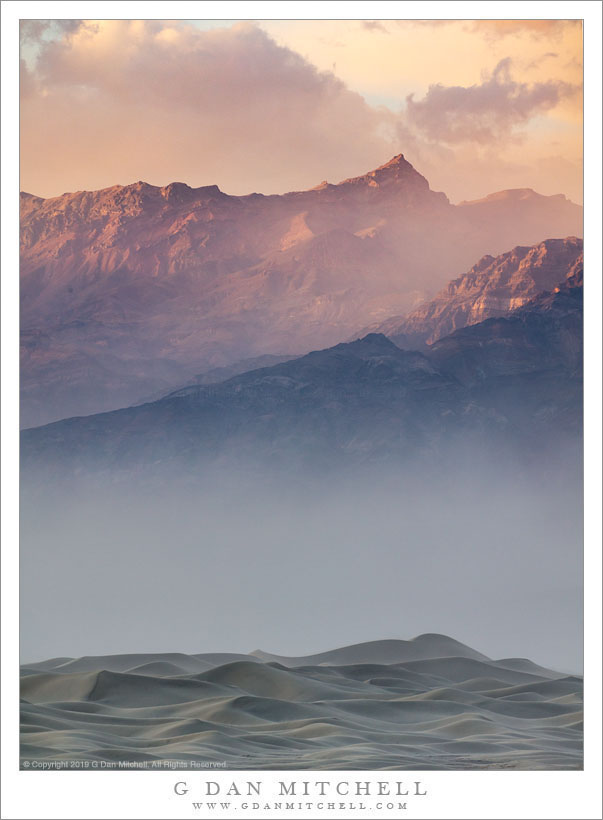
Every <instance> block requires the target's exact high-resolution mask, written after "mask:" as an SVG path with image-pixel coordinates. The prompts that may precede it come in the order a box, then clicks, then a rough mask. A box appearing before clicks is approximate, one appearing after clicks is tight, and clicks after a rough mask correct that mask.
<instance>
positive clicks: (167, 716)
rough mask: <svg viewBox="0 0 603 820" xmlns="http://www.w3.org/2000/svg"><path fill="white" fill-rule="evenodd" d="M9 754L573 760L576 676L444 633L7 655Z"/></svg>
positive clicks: (238, 760)
mask: <svg viewBox="0 0 603 820" xmlns="http://www.w3.org/2000/svg"><path fill="white" fill-rule="evenodd" d="M21 697H22V702H21V724H22V739H21V756H22V761H23V762H30V761H31V760H32V759H35V760H52V761H69V760H90V761H105V762H106V763H108V764H115V763H117V762H119V761H131V762H136V761H138V762H140V763H141V764H142V765H145V761H146V762H149V763H152V764H153V765H159V766H163V765H165V766H166V767H167V766H168V765H170V764H171V763H172V762H173V761H179V762H181V763H182V765H183V766H184V767H186V766H187V765H190V766H191V767H192V765H193V764H195V763H197V764H198V763H202V764H203V765H206V766H207V767H208V768H209V767H211V766H217V767H220V768H226V769H327V770H328V769H335V770H336V769H356V770H362V769H394V770H396V769H436V770H437V769H482V768H505V769H507V768H515V769H523V770H534V769H540V770H542V769H580V768H581V767H582V711H581V709H582V679H581V678H580V677H578V676H575V675H563V674H561V673H558V672H555V671H553V670H550V669H545V668H543V667H541V666H538V665H536V664H534V663H532V662H531V661H529V660H527V659H522V658H508V659H502V660H491V659H490V658H488V657H487V656H486V655H483V654H482V653H480V652H477V651H476V650H474V649H471V647H468V646H466V645H465V644H462V643H459V642H458V641H455V640H453V639H452V638H448V637H446V636H445V635H433V634H430V635H420V636H418V637H416V638H414V639H412V640H409V641H402V640H384V641H371V642H368V643H363V644H355V645H352V646H346V647H341V648H339V649H335V650H332V651H330V652H322V653H318V654H315V655H308V656H305V657H304V656H301V657H284V656H279V655H273V654H270V653H267V652H262V651H261V650H255V651H254V652H253V653H250V654H248V655H241V654H236V653H201V654H197V655H186V654H182V653H163V654H162V653H155V654H148V653H147V654H142V655H141V654H138V655H137V654H131V655H110V656H96V657H95V656H89V657H83V658H77V659H76V658H64V657H63V658H55V659H52V660H48V661H43V662H41V663H29V664H27V665H25V666H24V667H22V685H21Z"/></svg>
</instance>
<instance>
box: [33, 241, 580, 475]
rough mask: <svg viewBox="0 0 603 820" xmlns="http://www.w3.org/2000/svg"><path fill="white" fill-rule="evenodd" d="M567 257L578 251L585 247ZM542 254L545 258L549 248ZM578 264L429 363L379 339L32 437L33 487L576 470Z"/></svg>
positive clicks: (428, 355) (433, 351)
mask: <svg viewBox="0 0 603 820" xmlns="http://www.w3.org/2000/svg"><path fill="white" fill-rule="evenodd" d="M565 246H567V248H573V249H574V250H576V251H577V250H578V243H577V240H566V243H565V245H564V247H565ZM539 247H540V248H541V250H542V249H543V248H544V251H542V253H544V257H545V258H546V257H547V255H548V253H549V251H550V247H551V245H550V243H543V244H542V246H539ZM524 250H525V249H524ZM513 253H515V254H516V255H520V256H521V255H522V254H520V253H519V251H518V249H516V251H514V252H513ZM575 256H576V257H577V258H576V259H574V262H573V263H571V264H570V261H569V260H567V259H566V260H565V261H566V262H567V265H565V262H564V265H565V268H564V273H565V276H563V277H561V278H560V280H558V284H557V286H555V287H553V288H551V289H550V290H547V291H544V292H541V293H539V294H537V295H535V296H533V298H531V299H529V300H528V301H526V302H525V303H523V304H521V306H520V307H517V308H515V309H513V310H510V311H507V313H506V315H504V316H498V317H494V318H487V319H485V320H484V321H480V322H477V323H475V324H470V325H467V326H466V327H462V328H460V329H458V330H456V331H454V332H453V333H451V334H449V335H445V336H443V337H442V338H439V339H438V340H437V341H435V342H434V343H433V344H431V345H430V346H425V345H424V346H423V350H422V351H421V352H418V351H412V350H402V349H400V348H399V347H398V346H396V345H395V344H394V343H393V342H392V341H391V340H390V339H388V338H387V337H386V336H384V335H383V334H378V333H370V334H368V335H366V336H364V337H363V338H361V339H358V340H356V341H352V342H349V343H345V344H338V345H335V346H334V347H330V348H327V349H325V350H319V351H315V352H313V353H309V354H307V355H305V356H301V357H298V358H295V359H292V360H289V361H284V362H281V363H279V364H276V365H274V366H271V367H263V368H260V369H255V370H252V371H250V372H246V373H241V374H239V375H236V376H234V377H232V378H230V379H228V380H226V381H224V382H221V383H217V384H211V385H199V384H194V385H190V386H187V387H184V388H182V389H180V390H177V391H175V392H173V393H171V394H170V395H168V396H167V397H165V398H162V399H160V400H158V401H154V402H150V403H147V404H143V405H140V406H135V407H130V408H127V409H123V410H118V411H115V412H109V413H103V414H97V415H92V416H88V417H83V418H72V419H66V420H64V421H60V422H57V423H54V424H50V425H47V426H45V427H41V428H37V429H31V430H27V431H24V432H23V435H22V450H21V452H22V464H23V474H24V477H25V479H26V480H28V479H31V480H34V481H35V480H38V479H39V480H43V481H45V480H48V477H49V476H51V475H54V476H62V477H67V476H76V475H77V476H78V477H81V476H82V475H84V474H86V473H89V474H96V475H111V477H112V480H119V477H120V476H121V477H122V478H131V477H132V476H134V475H137V476H138V477H140V478H143V477H144V478H145V479H149V480H150V479H152V477H153V476H161V475H163V476H165V475H166V472H168V473H169V472H170V471H171V472H173V473H174V474H178V475H182V474H190V475H191V476H195V475H201V474H203V472H204V471H205V470H206V469H209V468H212V467H215V466H216V465H222V466H224V465H229V464H241V463H248V464H260V463H261V464H262V465H263V466H267V467H269V468H277V469H283V468H284V469H289V468H290V467H291V465H297V466H300V467H301V466H306V467H308V468H312V469H314V468H318V469H320V470H324V469H331V468H336V467H339V466H346V465H362V464H372V463H391V464H396V465H400V464H402V465H404V464H411V463H416V462H420V463H426V464H437V463H438V462H439V461H440V460H442V459H444V458H448V457H452V458H455V457H456V456H455V454H458V453H462V452H464V451H465V452H473V451H474V452H479V453H482V454H489V455H490V456H496V457H497V458H503V457H511V458H515V457H517V458H520V459H528V460H529V459H530V458H539V457H540V456H541V455H542V454H544V453H547V451H551V450H555V451H557V450H559V448H561V447H565V446H568V447H569V448H570V452H573V453H574V455H575V456H576V458H578V457H579V452H580V440H581V433H582V265H581V260H580V258H579V254H575ZM528 257H530V253H523V256H522V258H524V259H525V258H528ZM564 259H565V256H564ZM532 261H533V260H532ZM484 264H485V263H484ZM491 265H492V263H489V264H488V265H485V267H491ZM483 267H484V265H482V268H483ZM474 279H475V280H477V279H479V271H478V272H477V273H476V274H475V276H474ZM457 284H458V283H457ZM453 292H454V289H453ZM522 301H523V300H522ZM440 315H441V314H440Z"/></svg>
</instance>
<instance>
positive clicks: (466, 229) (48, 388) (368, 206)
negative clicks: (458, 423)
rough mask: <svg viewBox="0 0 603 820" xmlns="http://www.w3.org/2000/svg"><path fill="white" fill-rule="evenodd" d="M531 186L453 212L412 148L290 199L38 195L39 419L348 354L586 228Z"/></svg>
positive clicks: (28, 274) (28, 213)
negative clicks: (413, 158) (500, 268)
mask: <svg viewBox="0 0 603 820" xmlns="http://www.w3.org/2000/svg"><path fill="white" fill-rule="evenodd" d="M516 193H517V192H503V194H504V195H502V197H501V196H499V198H498V199H495V200H494V205H493V202H492V201H491V200H490V199H487V200H484V201H482V202H474V203H464V204H462V205H459V206H454V205H451V204H450V203H449V202H448V200H447V198H446V196H445V195H444V194H442V193H437V192H434V191H431V190H430V188H429V184H428V182H427V180H425V178H424V177H422V176H421V175H420V174H419V173H418V172H417V171H416V170H415V169H414V168H413V167H412V166H411V165H410V164H409V163H408V162H407V161H406V160H405V159H404V157H403V156H402V155H401V154H400V155H398V156H396V157H394V158H393V159H392V160H391V161H390V162H388V163H387V164H386V165H384V166H382V167H381V168H378V169H376V170H375V171H371V172H369V173H368V174H365V175H364V176H361V177H357V178H354V179H350V180H345V181H344V182H342V183H340V184H338V185H333V184H330V183H328V182H326V183H323V184H321V185H319V186H318V187H317V188H315V189H312V190H309V191H301V192H293V193H289V194H284V195H281V196H276V195H275V196H262V195H260V194H250V195H248V196H242V197H236V196H228V195H227V194H224V193H223V192H221V191H220V189H219V188H218V187H217V186H216V185H210V186H205V187H202V188H190V187H189V186H188V185H185V184H184V183H177V182H176V183H172V184H170V185H167V186H166V187H164V188H160V187H156V186H152V185H148V184H147V183H144V182H137V183H135V184H133V185H127V186H119V185H117V186H113V187H111V188H107V189H104V190H102V191H94V192H86V191H81V192H77V193H70V194H63V195H62V196H60V197H55V198H52V199H47V200H44V199H40V198H39V197H35V196H32V195H30V194H22V195H21V232H22V240H21V241H22V247H21V297H22V299H21V328H22V331H23V346H22V370H21V377H22V425H23V426H28V425H33V424H40V423H44V422H46V421H51V420H53V419H57V418H61V417H65V416H69V415H75V414H86V413H92V412H96V411H101V410H106V409H112V408H116V407H119V406H123V405H125V404H131V403H132V402H134V401H136V400H138V399H140V398H141V397H143V396H145V395H151V394H153V393H155V392H157V391H161V390H165V389H169V388H170V387H172V386H177V385H178V384H182V383H183V382H185V381H187V379H192V378H193V376H194V375H195V374H197V373H199V372H200V371H201V370H203V369H207V368H210V367H220V366H225V365H229V364H231V363H233V362H235V361H237V360H240V359H244V358H250V357H255V356H260V355H265V354H279V355H285V354H288V353H291V354H293V353H295V354H299V353H303V352H304V351H306V350H310V349H316V348H317V347H321V346H328V345H333V344H336V343H337V342H338V341H340V340H341V339H345V338H347V337H349V336H350V334H351V333H353V332H354V331H356V330H357V329H358V328H359V327H363V326H364V325H367V324H369V323H375V322H378V321H381V320H382V319H384V318H387V317H388V316H391V315H393V314H401V313H404V312H406V311H408V310H410V309H411V308H412V306H413V305H415V304H416V303H417V302H418V301H420V300H421V298H424V297H426V296H429V295H430V294H431V293H433V292H435V290H437V288H438V287H440V286H441V285H442V284H443V282H445V281H447V280H449V279H450V276H451V275H454V274H455V273H457V272H458V271H462V270H464V269H465V270H466V269H467V268H468V267H469V265H470V264H472V262H474V260H475V259H476V258H479V257H480V256H482V255H483V254H484V253H492V254H494V253H498V252H500V251H502V250H504V249H505V248H508V247H511V246H512V245H514V244H517V243H518V242H529V243H532V242H535V241H538V240H540V239H541V238H542V237H543V236H551V235H553V236H554V235H564V236H565V235H568V234H570V233H573V234H578V233H579V232H580V230H581V218H582V216H581V215H582V209H581V208H579V207H578V206H576V205H574V204H573V203H570V202H569V201H567V200H566V199H565V198H564V197H541V196H539V195H538V194H535V193H534V192H530V191H528V192H525V191H524V192H519V194H521V196H520V197H519V200H518V199H517V196H516V195H515V194H516ZM516 200H517V201H516Z"/></svg>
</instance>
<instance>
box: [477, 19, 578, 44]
mask: <svg viewBox="0 0 603 820" xmlns="http://www.w3.org/2000/svg"><path fill="white" fill-rule="evenodd" d="M581 25H582V21H581V20H470V21H468V22H467V24H466V28H467V30H468V31H475V32H478V33H479V34H482V35H484V37H486V39H488V40H491V41H494V40H500V39H501V38H503V37H510V36H518V35H519V36H521V35H524V34H525V35H528V36H529V37H531V38H532V39H534V40H537V39H541V38H546V39H551V38H552V39H558V38H560V37H562V36H563V34H564V33H565V32H566V31H567V30H568V29H572V28H578V27H580V26H581Z"/></svg>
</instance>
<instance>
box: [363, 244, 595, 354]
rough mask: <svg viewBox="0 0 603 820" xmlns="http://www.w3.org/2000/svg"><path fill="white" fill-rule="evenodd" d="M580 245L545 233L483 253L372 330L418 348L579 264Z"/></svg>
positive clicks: (514, 304)
mask: <svg viewBox="0 0 603 820" xmlns="http://www.w3.org/2000/svg"><path fill="white" fill-rule="evenodd" d="M582 245H583V243H582V240H581V239H577V238H576V237H568V238H566V239H547V240H545V241H544V242H541V243H539V244H538V245H534V246H533V247H531V248H526V247H516V248H513V250H512V251H508V252H507V253H504V254H501V255H500V256H497V257H496V258H494V257H492V256H484V257H483V258H482V259H480V261H479V262H478V263H477V264H476V265H473V267H472V268H471V269H470V270H469V271H468V272H467V273H465V274H463V275H462V276H459V277H458V278H457V279H454V280H453V281H452V282H450V283H449V284H448V285H447V286H446V287H445V288H443V289H442V290H441V291H440V292H439V293H438V294H436V296H435V297H434V298H433V299H432V300H431V301H429V302H425V303H424V304H422V305H419V306H418V307H417V308H415V309H414V310H413V311H411V312H410V313H409V314H408V315H407V316H393V317H391V318H390V319H388V320H387V321H385V322H382V323H380V324H378V325H375V326H374V327H371V328H370V330H371V331H372V332H375V333H384V334H385V335H386V336H388V337H389V338H390V339H392V341H394V342H395V343H396V344H398V345H399V346H400V347H410V348H419V349H421V348H422V347H423V346H424V345H425V344H428V345H430V344H433V342H436V341H437V340H438V339H441V338H442V337H443V336H447V335H448V334H450V333H452V332H453V331H454V330H457V329H459V328H461V327H465V326H467V325H474V324H477V323H478V322H482V321H484V320H485V319H489V318H491V317H493V316H504V315H505V314H506V313H509V312H510V311H512V310H514V309H515V308H518V307H520V306H521V305H524V304H525V303H526V302H529V301H530V300H531V299H533V298H534V297H535V296H536V295H537V294H538V293H540V292H542V291H545V290H550V289H551V288H553V287H555V285H557V283H558V282H561V281H563V279H565V278H566V277H568V276H572V275H573V274H574V273H575V272H576V270H578V268H581V266H582V261H583V254H582ZM367 330H368V329H367ZM361 335H364V334H361Z"/></svg>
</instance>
